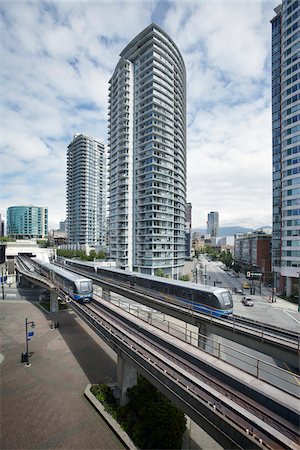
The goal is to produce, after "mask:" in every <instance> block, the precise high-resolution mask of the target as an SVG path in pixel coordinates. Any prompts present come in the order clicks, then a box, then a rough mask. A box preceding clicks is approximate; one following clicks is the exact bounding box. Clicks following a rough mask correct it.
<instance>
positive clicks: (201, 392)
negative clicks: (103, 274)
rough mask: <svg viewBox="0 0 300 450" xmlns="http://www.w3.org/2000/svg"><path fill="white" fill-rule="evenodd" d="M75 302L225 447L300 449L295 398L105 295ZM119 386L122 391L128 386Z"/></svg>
mask: <svg viewBox="0 0 300 450" xmlns="http://www.w3.org/2000/svg"><path fill="white" fill-rule="evenodd" d="M71 305H72V308H74V310H75V311H76V312H77V313H78V315H79V316H80V317H82V318H83V320H85V321H86V323H88V324H89V325H90V326H91V327H92V328H93V329H94V330H95V331H96V333H98V334H99V335H100V336H102V337H103V338H104V339H105V341H106V342H107V343H108V344H109V345H110V346H111V347H112V348H113V349H114V350H115V351H116V352H117V354H118V356H119V357H120V358H122V360H123V362H125V364H129V365H131V366H132V368H134V369H135V370H136V371H137V372H138V373H140V374H142V375H143V376H145V378H147V379H148V380H149V381H150V382H151V383H152V384H153V385H154V386H156V387H157V388H159V389H160V390H161V391H162V392H163V393H164V394H165V395H166V396H167V397H168V398H170V399H171V400H172V401H173V402H174V403H175V404H177V405H178V406H179V407H180V409H181V410H183V411H184V412H185V413H186V414H187V415H188V416H189V417H191V419H192V420H193V421H194V422H195V423H197V424H198V425H199V426H201V427H202V428H203V429H204V430H205V431H207V432H208V433H209V434H211V435H212V436H213V437H214V439H215V440H217V441H218V442H219V443H220V444H221V445H222V446H223V447H224V448H234V449H237V448H248V449H258V448H261V449H263V448H269V449H270V448H282V449H284V448H290V449H294V450H296V449H297V450H299V449H300V447H299V445H298V444H297V438H298V430H299V411H298V401H297V399H296V398H294V397H292V396H291V395H289V394H286V393H284V392H283V391H280V390H278V389H277V388H274V387H272V386H270V385H269V384H267V383H264V382H262V381H260V380H257V379H255V378H254V377H251V376H249V375H248V374H245V373H244V372H243V371H239V370H236V369H233V368H232V367H231V366H230V365H228V364H226V363H224V362H221V361H218V360H216V358H214V357H213V356H211V355H207V354H205V353H204V352H202V351H201V350H200V349H199V348H196V347H193V346H191V345H189V344H187V343H184V342H182V341H180V340H177V339H176V338H174V337H173V336H170V335H168V334H167V333H164V332H162V331H160V330H155V329H153V327H151V325H148V324H145V323H142V322H141V321H140V320H139V319H137V318H134V317H132V316H131V315H130V314H129V313H126V312H125V311H122V310H120V309H119V308H117V307H116V306H114V305H111V304H110V303H107V302H105V301H103V300H101V299H97V301H96V302H94V303H93V304H92V305H84V306H82V305H78V304H76V303H74V302H71ZM120 386H121V389H122V392H123V390H124V391H125V389H126V388H127V387H128V385H126V383H125V386H122V385H120Z"/></svg>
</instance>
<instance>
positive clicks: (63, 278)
mask: <svg viewBox="0 0 300 450" xmlns="http://www.w3.org/2000/svg"><path fill="white" fill-rule="evenodd" d="M35 265H36V270H38V271H39V273H40V274H41V275H43V276H45V277H46V278H48V279H50V280H52V281H53V282H54V283H55V285H56V286H58V287H59V288H60V289H61V290H62V291H63V292H65V293H66V294H67V295H68V296H69V297H70V298H72V299H73V300H76V301H78V302H79V303H86V302H90V301H91V299H92V297H93V282H92V280H90V279H89V278H84V277H82V276H81V275H77V274H75V273H73V272H70V271H68V270H66V269H63V268H61V267H58V266H55V265H54V264H51V263H45V262H43V261H36V264H35Z"/></svg>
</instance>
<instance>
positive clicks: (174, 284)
mask: <svg viewBox="0 0 300 450" xmlns="http://www.w3.org/2000/svg"><path fill="white" fill-rule="evenodd" d="M63 261H64V264H66V265H69V266H70V267H71V266H72V267H74V268H79V269H83V270H86V271H89V272H91V273H94V274H97V275H99V276H100V277H101V278H103V279H105V280H111V281H112V282H114V283H116V282H120V283H123V284H124V283H125V284H126V285H128V286H129V287H130V288H134V289H136V290H141V289H143V291H144V292H145V290H146V291H152V292H153V291H155V292H157V293H158V295H156V296H157V297H159V298H160V299H162V300H166V301H169V302H172V301H173V302H174V300H175V301H176V302H177V303H178V302H180V304H181V305H182V303H183V304H185V305H186V306H187V307H189V308H192V309H194V310H196V311H200V312H204V313H207V314H212V315H213V316H216V317H222V316H228V315H231V314H233V309H232V308H233V301H232V296H231V293H230V292H229V291H228V290H227V289H225V288H219V287H212V286H205V285H198V284H195V283H189V282H185V281H176V280H171V279H168V278H162V277H157V276H153V275H146V274H141V273H137V272H129V271H125V270H121V269H116V268H114V267H103V266H101V263H96V262H86V261H77V260H74V259H64V260H63Z"/></svg>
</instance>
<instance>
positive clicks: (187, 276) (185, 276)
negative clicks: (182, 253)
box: [179, 275, 190, 281]
mask: <svg viewBox="0 0 300 450" xmlns="http://www.w3.org/2000/svg"><path fill="white" fill-rule="evenodd" d="M179 280H180V281H190V276H189V275H180V277H179Z"/></svg>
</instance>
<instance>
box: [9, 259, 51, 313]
mask: <svg viewBox="0 0 300 450" xmlns="http://www.w3.org/2000/svg"><path fill="white" fill-rule="evenodd" d="M15 266H16V272H17V281H18V282H19V281H20V275H22V276H23V277H25V278H26V279H27V280H29V281H30V282H31V283H32V284H34V285H36V286H39V287H41V288H43V289H47V290H48V291H49V293H50V310H51V312H56V311H58V289H57V286H56V285H55V284H54V283H53V282H52V281H51V280H49V279H48V278H46V277H43V276H42V275H40V274H39V273H37V272H36V271H35V269H34V266H33V265H32V264H31V262H30V258H27V257H24V256H23V257H21V256H17V257H16V258H15Z"/></svg>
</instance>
